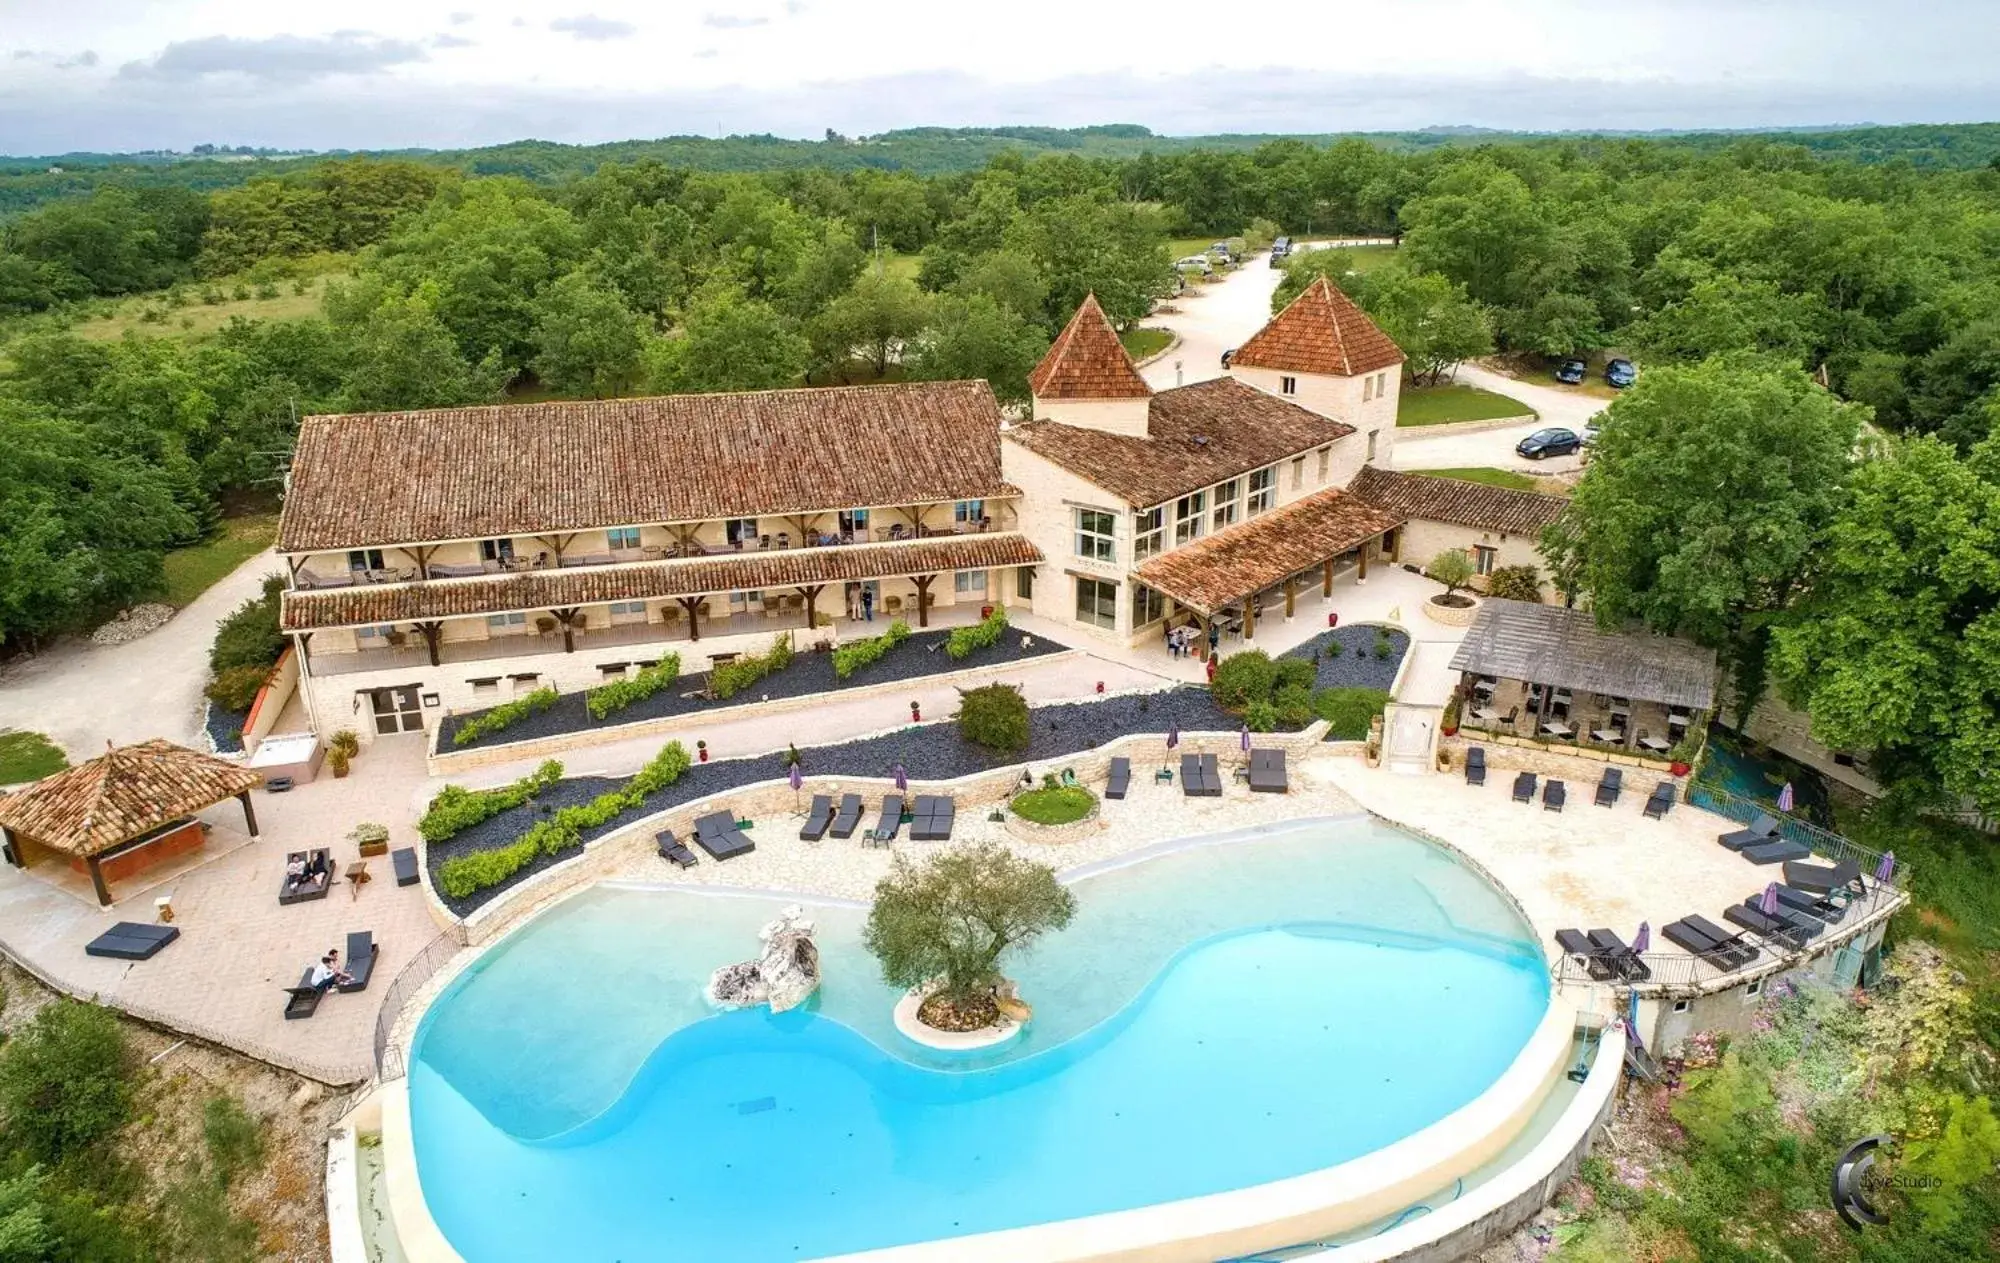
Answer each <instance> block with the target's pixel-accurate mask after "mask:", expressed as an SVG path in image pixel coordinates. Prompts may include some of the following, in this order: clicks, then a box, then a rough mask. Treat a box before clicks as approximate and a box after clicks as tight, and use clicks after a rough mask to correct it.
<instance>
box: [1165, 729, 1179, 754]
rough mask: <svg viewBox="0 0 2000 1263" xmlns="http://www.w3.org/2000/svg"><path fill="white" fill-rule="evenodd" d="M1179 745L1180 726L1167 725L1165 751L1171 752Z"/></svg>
mask: <svg viewBox="0 0 2000 1263" xmlns="http://www.w3.org/2000/svg"><path fill="white" fill-rule="evenodd" d="M1180 743H1181V726H1180V725H1179V724H1172V725H1169V726H1168V728H1167V749H1169V750H1171V749H1173V748H1174V747H1175V746H1177V745H1179V744H1180Z"/></svg>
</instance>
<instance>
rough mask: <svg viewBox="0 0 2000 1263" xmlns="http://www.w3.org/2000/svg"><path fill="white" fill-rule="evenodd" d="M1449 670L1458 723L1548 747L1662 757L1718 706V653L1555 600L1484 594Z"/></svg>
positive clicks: (1694, 733)
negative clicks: (1613, 627) (1455, 678)
mask: <svg viewBox="0 0 2000 1263" xmlns="http://www.w3.org/2000/svg"><path fill="white" fill-rule="evenodd" d="M1451 669H1452V670H1453V671H1455V672H1457V673H1458V675H1459V689H1458V693H1457V697H1458V699H1459V706H1460V718H1459V722H1460V725H1461V726H1462V727H1466V728H1476V729H1480V730H1483V731H1486V732H1492V733H1496V734H1500V735H1504V736H1513V737H1521V738H1525V739H1529V740H1536V741H1542V742H1548V743H1554V744H1564V745H1594V746H1599V747H1603V748H1607V749H1612V750H1621V751H1624V752H1626V753H1632V754H1640V755H1645V756H1649V757H1653V758H1664V757H1667V756H1668V755H1669V754H1670V753H1671V752H1672V751H1673V750H1674V749H1675V748H1676V747H1678V746H1681V745H1683V743H1685V742H1687V741H1689V739H1690V738H1692V739H1693V740H1694V741H1695V742H1697V743H1698V742H1699V741H1700V739H1701V734H1702V733H1703V732H1705V731H1706V729H1707V721H1708V714H1709V712H1710V711H1711V710H1713V709H1714V707H1715V682H1716V664H1715V651H1714V650H1712V649H1704V648H1703V647H1701V646H1700V645H1697V644H1694V643H1693V642H1691V641H1686V640H1681V639H1678V638H1675V637H1671V636H1654V635H1649V634H1644V633H1619V632H1605V631H1601V630H1599V628H1598V626H1597V622H1596V620H1595V619H1594V618H1592V617H1591V616H1590V615H1589V614H1587V613H1585V612H1583V611H1580V610H1573V609H1566V608H1564V607H1562V606H1557V605H1538V604H1534V603H1532V602H1526V601H1507V600H1501V599H1498V598H1495V597H1486V598H1483V599H1482V601H1481V603H1480V608H1479V613H1478V615H1477V616H1476V617H1475V618H1474V620H1473V623H1472V627H1471V629H1470V630H1468V631H1467V632H1466V634H1465V639H1464V640H1463V641H1461V642H1459V646H1458V652H1457V653H1456V654H1455V655H1454V656H1453V658H1452V660H1451ZM1688 761H1690V762H1692V759H1690V760H1688Z"/></svg>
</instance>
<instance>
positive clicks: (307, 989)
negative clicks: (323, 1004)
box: [285, 965, 325, 1022]
mask: <svg viewBox="0 0 2000 1263" xmlns="http://www.w3.org/2000/svg"><path fill="white" fill-rule="evenodd" d="M312 976H313V971H312V966H311V965H307V966H306V971H305V972H304V973H302V974H300V975H299V985H298V986H296V987H286V988H285V1020H286V1021H288V1022H289V1021H294V1020H296V1019H298V1018H303V1017H311V1016H312V1015H313V1014H314V1013H317V1012H318V1011H319V1000H320V996H322V995H323V994H325V993H324V992H322V991H321V990H320V989H319V988H318V987H315V986H313V985H312Z"/></svg>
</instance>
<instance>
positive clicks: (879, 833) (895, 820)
mask: <svg viewBox="0 0 2000 1263" xmlns="http://www.w3.org/2000/svg"><path fill="white" fill-rule="evenodd" d="M902 831H903V796H902V795H901V794H885V795H883V797H882V818H881V819H879V820H877V821H876V822H875V829H874V840H875V841H877V842H893V841H895V839H896V835H897V834H899V833H901V832H902Z"/></svg>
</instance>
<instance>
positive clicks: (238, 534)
mask: <svg viewBox="0 0 2000 1263" xmlns="http://www.w3.org/2000/svg"><path fill="white" fill-rule="evenodd" d="M277 537H278V515H277V514H275V513H250V514H245V515H244V516H242V517H231V518H224V519H223V520H222V526H221V527H220V528H219V529H218V530H217V531H216V535H215V538H214V539H211V540H208V541H206V542H205V543H200V544H196V545H194V546H193V547H190V548H176V549H174V550H173V551H172V552H170V553H168V554H167V556H166V561H165V569H166V573H167V592H166V598H165V599H166V602H167V604H169V605H171V606H173V607H174V608H175V609H179V608H181V607H182V606H185V605H188V604H190V603H191V602H193V600H194V599H195V598H196V597H198V596H200V595H201V594H202V593H204V592H206V591H208V590H209V589H210V588H212V587H214V586H215V585H216V583H217V582H219V581H220V580H221V579H222V577H223V576H224V575H226V574H228V573H229V572H230V571H232V570H234V569H236V567H238V566H240V565H242V564H243V563H244V562H246V561H248V560H250V559H251V558H252V557H255V556H256V555H257V554H258V553H260V552H263V551H264V550H265V549H266V548H269V547H270V546H271V541H272V540H274V539H276V538H277Z"/></svg>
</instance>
